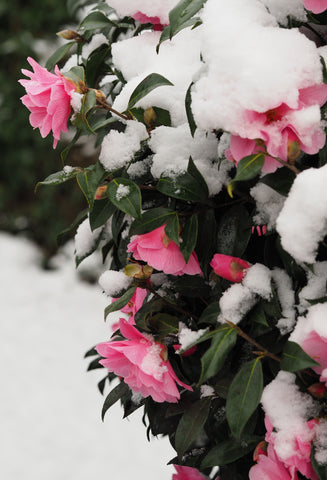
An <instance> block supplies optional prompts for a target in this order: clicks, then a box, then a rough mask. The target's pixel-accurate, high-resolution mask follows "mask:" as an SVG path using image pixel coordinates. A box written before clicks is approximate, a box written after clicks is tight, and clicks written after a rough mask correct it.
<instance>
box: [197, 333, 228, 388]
mask: <svg viewBox="0 0 327 480" xmlns="http://www.w3.org/2000/svg"><path fill="white" fill-rule="evenodd" d="M236 339H237V332H236V330H235V328H231V327H230V326H229V325H224V326H223V328H221V329H220V330H219V331H218V332H217V333H216V335H215V336H214V337H213V339H212V342H211V346H210V348H209V349H208V350H207V351H206V352H205V354H204V355H203V357H202V358H201V365H202V371H201V376H200V379H199V382H198V384H201V383H204V382H205V381H206V380H208V379H209V378H211V377H213V376H214V375H216V374H217V373H218V372H219V370H220V369H221V368H222V366H223V365H224V362H225V360H226V357H227V355H228V353H229V352H230V350H231V349H232V348H233V347H234V345H235V343H236Z"/></svg>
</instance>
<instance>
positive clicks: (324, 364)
mask: <svg viewBox="0 0 327 480" xmlns="http://www.w3.org/2000/svg"><path fill="white" fill-rule="evenodd" d="M301 346H302V348H303V350H304V351H305V352H306V353H307V354H308V355H310V357H312V358H313V359H314V360H316V362H318V363H320V366H317V367H313V370H314V371H315V372H316V373H317V374H318V375H320V381H321V382H326V385H327V338H326V337H323V336H321V335H319V333H317V332H316V331H315V330H312V331H311V332H310V333H309V334H308V336H307V337H306V338H305V340H304V341H303V342H302V345H301Z"/></svg>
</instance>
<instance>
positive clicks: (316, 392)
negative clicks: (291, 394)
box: [308, 383, 327, 398]
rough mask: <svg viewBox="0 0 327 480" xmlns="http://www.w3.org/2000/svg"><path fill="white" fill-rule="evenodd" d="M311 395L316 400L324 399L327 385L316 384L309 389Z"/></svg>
mask: <svg viewBox="0 0 327 480" xmlns="http://www.w3.org/2000/svg"><path fill="white" fill-rule="evenodd" d="M308 390H309V392H310V393H311V395H313V396H314V397H316V398H323V397H324V396H325V393H326V390H327V389H326V385H325V384H324V383H314V384H313V385H310V387H309V388H308Z"/></svg>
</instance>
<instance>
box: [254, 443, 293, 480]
mask: <svg viewBox="0 0 327 480" xmlns="http://www.w3.org/2000/svg"><path fill="white" fill-rule="evenodd" d="M249 479H250V480H298V476H297V474H296V473H294V474H293V475H291V474H290V473H289V471H288V470H287V468H286V467H285V466H284V465H283V463H282V462H281V461H280V460H279V459H278V457H277V455H276V452H275V450H274V447H273V446H272V445H271V444H269V445H268V449H267V454H261V455H260V454H259V456H258V463H257V464H256V465H254V466H253V467H252V468H251V469H250V471H249Z"/></svg>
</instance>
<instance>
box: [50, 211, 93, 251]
mask: <svg viewBox="0 0 327 480" xmlns="http://www.w3.org/2000/svg"><path fill="white" fill-rule="evenodd" d="M88 211H89V209H88V208H86V209H85V210H82V211H81V212H79V213H78V215H77V216H76V218H75V219H74V220H73V222H72V223H71V224H70V225H69V227H67V228H65V229H64V230H62V231H61V232H60V233H59V234H58V236H57V244H58V245H61V244H62V243H63V239H64V237H65V235H66V234H67V233H70V232H71V231H72V230H73V229H74V228H76V227H77V225H79V224H80V223H81V222H82V221H83V220H85V219H86V217H87V215H88Z"/></svg>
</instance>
